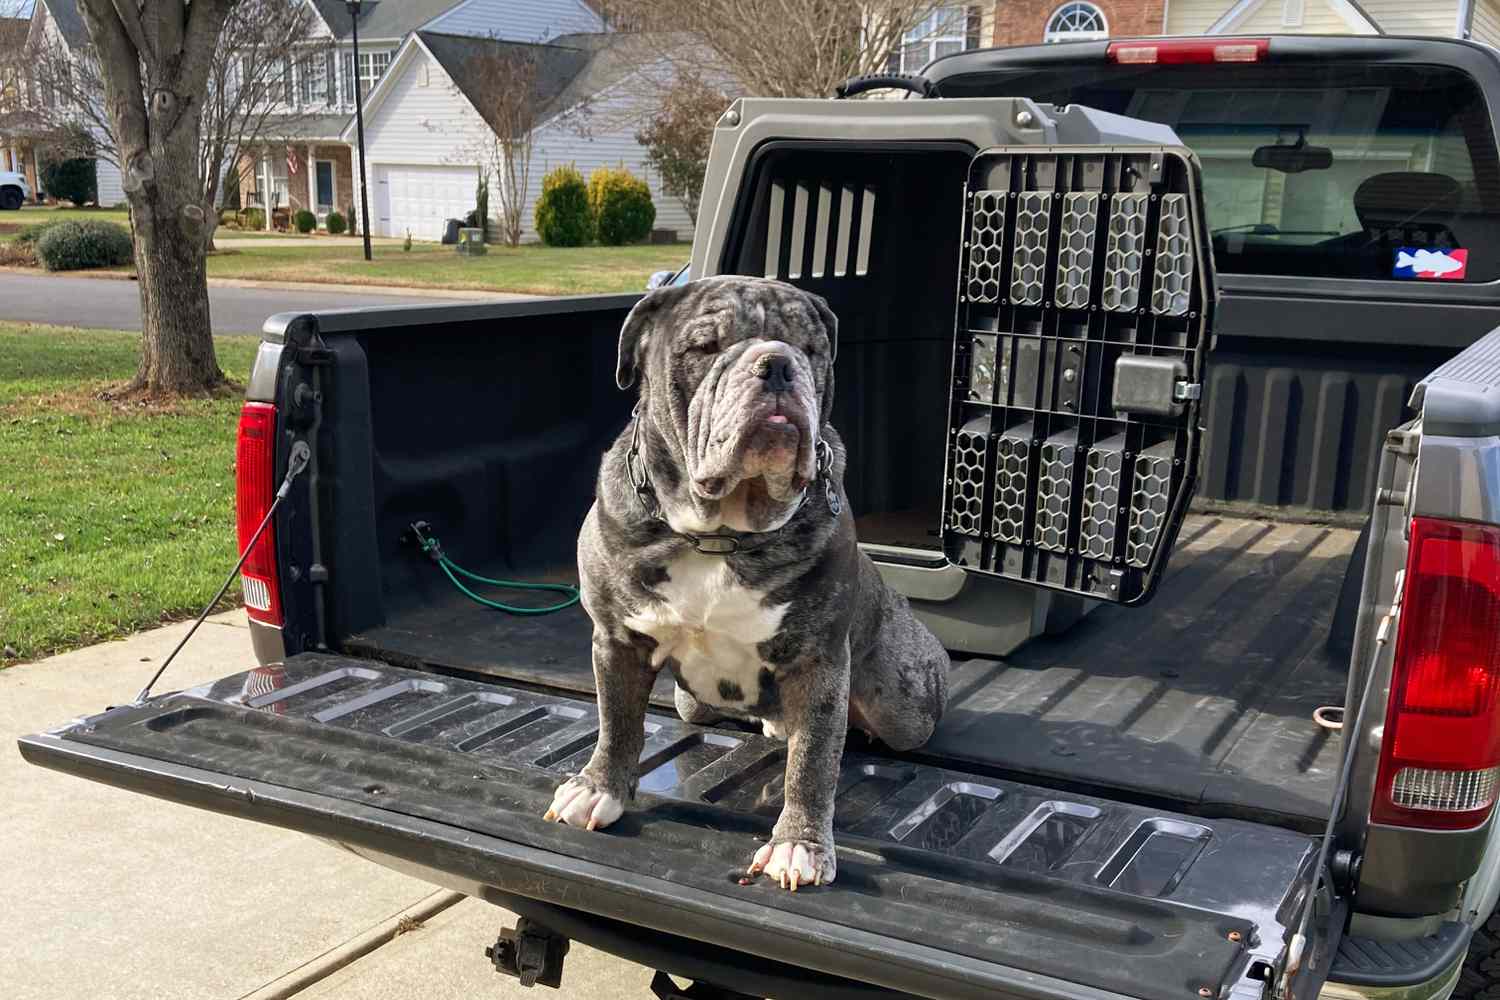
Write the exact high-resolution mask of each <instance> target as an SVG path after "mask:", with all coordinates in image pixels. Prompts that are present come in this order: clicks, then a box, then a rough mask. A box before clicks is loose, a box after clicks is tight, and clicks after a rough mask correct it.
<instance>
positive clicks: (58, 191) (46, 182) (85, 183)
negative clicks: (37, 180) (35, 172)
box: [41, 157, 96, 205]
mask: <svg viewBox="0 0 1500 1000" xmlns="http://www.w3.org/2000/svg"><path fill="white" fill-rule="evenodd" d="M95 176H96V174H95V169H94V160H93V158H92V157H78V158H76V159H71V160H57V161H52V160H44V161H43V162H42V178H41V179H42V190H43V191H46V192H47V193H48V194H49V195H51V196H52V197H54V198H60V199H62V200H63V201H71V202H72V203H73V204H75V205H87V204H90V203H91V202H93V201H94V199H95V197H96V196H95V194H94V192H95V190H96V180H95Z"/></svg>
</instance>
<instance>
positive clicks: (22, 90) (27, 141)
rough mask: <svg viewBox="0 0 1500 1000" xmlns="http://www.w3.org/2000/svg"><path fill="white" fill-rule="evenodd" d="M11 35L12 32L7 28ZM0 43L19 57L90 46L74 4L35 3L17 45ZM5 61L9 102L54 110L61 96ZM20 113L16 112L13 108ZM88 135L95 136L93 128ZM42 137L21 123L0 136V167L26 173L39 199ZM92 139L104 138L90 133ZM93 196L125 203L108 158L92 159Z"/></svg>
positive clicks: (58, 0) (2, 86) (68, 0)
mask: <svg viewBox="0 0 1500 1000" xmlns="http://www.w3.org/2000/svg"><path fill="white" fill-rule="evenodd" d="M8 30H11V31H13V30H14V29H8ZM11 37H12V40H13V44H14V48H12V47H10V46H11V44H12V43H11V42H0V52H7V53H20V52H24V51H27V50H28V49H31V48H32V47H34V46H47V47H48V48H49V49H56V50H58V51H64V52H68V53H73V52H77V51H79V50H81V49H82V48H84V47H85V46H87V45H88V43H89V35H88V29H87V28H86V27H85V26H84V23H83V17H82V15H81V14H79V12H78V8H77V6H76V5H75V3H74V0H36V3H35V5H34V6H33V7H32V10H31V18H30V20H29V21H27V22H26V30H25V32H24V34H22V35H21V36H20V39H19V41H14V36H11ZM8 62H9V72H10V73H11V74H12V76H13V78H12V79H10V80H8V81H0V92H3V93H7V94H9V95H11V99H13V100H17V101H39V102H42V103H44V104H46V105H47V106H48V107H53V106H55V104H56V103H57V102H65V101H66V100H67V99H68V98H67V96H66V95H63V94H58V93H54V92H52V91H51V90H50V89H49V88H43V87H39V86H38V85H37V84H36V83H35V81H33V80H30V79H21V74H20V72H19V71H20V69H21V67H19V66H18V65H17V64H16V63H15V62H14V61H8ZM16 110H19V108H16ZM90 131H93V132H95V133H97V131H98V130H97V129H96V128H91V129H90ZM43 138H44V136H43V135H42V134H40V133H39V132H37V131H36V130H33V129H30V128H28V127H26V126H25V125H12V126H11V127H9V128H8V129H7V131H6V132H5V134H3V135H0V165H3V164H4V163H6V162H7V161H8V162H9V163H11V164H12V167H11V169H15V170H21V171H23V172H24V173H25V174H26V180H27V183H28V184H29V185H30V186H31V190H32V195H33V197H34V198H37V199H38V200H39V199H40V197H41V195H42V194H43V193H44V192H43V190H42V186H41V184H39V183H38V181H39V180H40V178H39V177H38V176H37V171H38V164H37V151H38V150H37V147H38V144H39V142H40V141H41V140H42V139H43ZM95 138H96V139H103V138H104V137H103V136H100V135H97V134H96V135H95ZM95 166H96V170H95V181H96V192H97V193H96V197H97V200H98V203H99V204H100V205H117V204H119V203H120V202H122V201H124V200H125V189H124V188H123V187H122V186H121V185H120V168H119V167H118V166H116V165H115V163H114V161H113V160H112V159H110V158H108V157H98V158H97V159H96V161H95Z"/></svg>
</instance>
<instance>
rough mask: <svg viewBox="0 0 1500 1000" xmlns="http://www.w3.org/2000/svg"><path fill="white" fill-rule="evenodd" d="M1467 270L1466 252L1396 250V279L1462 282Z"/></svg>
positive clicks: (1467, 252) (1409, 248)
mask: <svg viewBox="0 0 1500 1000" xmlns="http://www.w3.org/2000/svg"><path fill="white" fill-rule="evenodd" d="M1468 269H1469V251H1467V250H1423V249H1420V248H1418V247H1400V248H1398V249H1397V250H1396V267H1395V269H1394V270H1392V271H1391V274H1392V275H1393V276H1394V277H1397V278H1420V279H1422V280H1425V281H1462V280H1463V276H1464V273H1465V272H1467V271H1468Z"/></svg>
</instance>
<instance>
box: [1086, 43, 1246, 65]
mask: <svg viewBox="0 0 1500 1000" xmlns="http://www.w3.org/2000/svg"><path fill="white" fill-rule="evenodd" d="M1270 50H1271V40H1270V39H1269V38H1229V39H1214V40H1204V39H1201V38H1180V39H1177V38H1174V39H1160V40H1157V41H1150V42H1110V43H1109V48H1108V49H1107V50H1106V54H1107V58H1108V59H1109V61H1110V62H1112V63H1118V64H1120V65H1122V66H1128V65H1157V66H1184V65H1189V64H1194V63H1247V62H1260V61H1261V60H1262V59H1264V58H1265V57H1266V53H1267V52H1269V51H1270Z"/></svg>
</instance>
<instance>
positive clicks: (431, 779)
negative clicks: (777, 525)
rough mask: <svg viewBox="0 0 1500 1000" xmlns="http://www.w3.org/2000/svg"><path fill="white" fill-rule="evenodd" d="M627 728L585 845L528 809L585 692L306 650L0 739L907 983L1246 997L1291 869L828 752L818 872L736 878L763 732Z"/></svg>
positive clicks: (986, 781)
mask: <svg viewBox="0 0 1500 1000" xmlns="http://www.w3.org/2000/svg"><path fill="white" fill-rule="evenodd" d="M997 724H1002V723H999V722H997ZM647 728H648V736H647V741H646V745H645V749H644V751H643V754H642V768H641V789H640V796H639V798H638V801H637V807H636V809H635V810H634V811H631V812H628V813H627V814H626V816H625V817H624V818H623V819H622V820H621V821H620V822H618V823H616V824H615V825H614V826H612V827H611V828H610V829H609V830H607V831H601V832H594V833H590V832H586V831H581V830H575V829H572V828H569V827H566V826H562V825H558V824H550V823H545V822H543V821H542V819H541V814H542V812H543V811H544V810H545V809H546V806H547V803H548V802H549V801H550V798H551V796H552V791H553V788H554V787H555V786H556V784H557V783H558V781H559V780H560V779H561V777H562V776H563V775H564V774H566V773H569V772H571V771H574V770H576V769H577V768H578V767H580V766H581V765H582V764H583V762H584V761H585V760H586V759H587V758H588V755H589V753H590V751H591V750H592V747H593V743H594V740H595V738H596V734H597V717H596V714H595V709H594V706H593V704H592V703H591V702H588V701H575V700H571V699H567V698H563V697H559V696H556V695H549V694H541V693H538V692H535V691H532V690H527V689H523V688H519V687H508V686H504V685H501V684H496V683H481V682H476V681H469V680H462V679H457V678H451V677H443V676H436V675H432V674H426V673H420V672H417V671H413V670H405V669H400V668H396V667H391V666H387V665H385V664H383V663H380V662H377V661H371V660H357V659H350V658H345V657H336V656H329V655H322V654H303V655H301V656H297V657H294V658H292V659H291V660H289V661H288V662H287V663H286V664H285V665H284V666H280V665H278V666H272V667H262V668H258V669H256V670H252V671H250V672H248V673H243V674H236V675H234V676H231V677H227V678H225V679H223V680H221V681H218V682H216V683H213V684H210V685H205V686H203V687H200V688H195V689H192V690H189V691H185V692H180V693H176V694H172V695H166V696H162V697H158V698H155V699H153V700H151V701H150V702H148V703H146V704H143V705H139V706H129V707H123V708H115V709H111V710H109V711H107V712H105V713H103V714H101V715H98V716H94V717H92V718H89V719H84V720H78V721H75V722H73V723H70V724H68V725H66V726H63V727H61V728H59V729H56V730H53V731H52V732H49V733H46V734H40V735H35V736H29V737H25V738H23V739H22V740H21V752H22V754H23V756H24V757H25V758H26V759H27V760H29V761H31V762H32V763H35V764H40V765H42V766H45V767H49V768H54V769H56V770H60V771H66V772H70V773H73V774H77V775H79V776H82V777H86V778H89V779H91V780H94V781H99V782H103V783H105V784H110V785H115V786H119V787H122V788H128V789H131V790H134V791H139V792H145V793H148V794H151V795H155V796H159V797H162V798H166V799H170V800H173V801H177V802H183V803H186V804H190V805H195V806H199V807H202V808H206V809H210V810H213V811H216V812H222V813H226V814H230V815H236V816H241V817H244V818H248V819H254V820H258V821H260V822H265V823H270V824H273V825H276V826H281V827H286V828H289V829H295V830H301V831H304V832H307V833H311V834H315V835H318V836H322V837H327V838H331V839H335V840H337V841H340V842H342V843H345V844H347V845H349V846H350V847H352V848H354V849H355V850H358V851H360V852H361V853H364V854H366V855H368V856H371V857H375V858H377V859H379V860H381V861H382V862H384V863H387V864H392V865H395V866H398V867H405V868H407V869H408V870H412V871H416V872H418V873H420V874H422V875H424V876H425V877H428V878H430V879H431V880H433V881H435V882H439V883H442V884H447V885H449V886H451V887H453V888H457V889H460V890H461V891H467V892H471V893H482V892H484V891H486V890H487V889H492V890H494V891H495V892H497V893H500V894H506V895H510V896H513V897H525V898H529V899H534V900H539V901H542V902H544V903H549V904H553V905H556V906H561V907H565V908H568V909H570V910H574V911H581V912H582V913H585V914H591V915H595V916H598V917H604V918H610V919H613V920H618V921H623V922H626V923H628V924H633V925H637V926H640V927H645V928H650V929H651V930H653V931H655V932H658V933H664V934H674V935H679V936H681V937H682V938H687V939H691V940H693V941H697V942H702V943H705V944H709V945H718V946H723V947H727V948H730V949H733V950H734V951H736V952H741V953H748V954H750V955H756V956H761V957H763V958H765V959H768V960H771V961H773V962H778V963H788V964H790V965H793V966H797V967H800V968H802V969H810V970H816V971H820V972H824V973H828V974H831V975H834V976H839V977H843V978H846V979H851V980H857V981H860V982H864V983H871V984H876V985H879V986H883V987H886V988H889V989H894V990H899V991H903V992H906V993H912V994H917V995H922V996H941V997H970V996H972V997H980V996H984V997H995V996H1006V997H1011V996H1014V997H1064V996H1067V997H1081V996H1101V995H1111V994H1113V995H1124V996H1138V997H1147V996H1150V997H1158V996H1182V997H1193V996H1198V995H1200V993H1199V991H1200V990H1203V989H1206V990H1208V991H1209V992H1208V993H1207V994H1201V995H1212V996H1221V995H1222V996H1227V995H1228V992H1229V990H1231V989H1232V988H1234V987H1236V986H1240V987H1242V988H1243V987H1245V986H1250V987H1251V988H1254V986H1258V985H1259V983H1258V982H1255V980H1258V979H1259V978H1260V977H1261V976H1263V975H1264V974H1265V972H1266V971H1267V969H1268V968H1270V967H1273V966H1274V965H1275V963H1276V962H1277V959H1278V957H1279V956H1280V955H1281V953H1282V950H1283V947H1284V943H1283V942H1284V937H1285V935H1286V928H1285V927H1284V926H1283V924H1284V922H1285V921H1286V920H1287V919H1288V915H1289V914H1290V913H1291V911H1292V908H1293V903H1294V901H1295V897H1297V896H1298V895H1299V894H1300V892H1301V891H1302V887H1303V886H1305V885H1306V883H1307V881H1308V879H1307V877H1306V876H1307V874H1308V869H1309V868H1310V866H1311V864H1312V861H1313V857H1314V847H1315V845H1314V842H1313V840H1312V839H1311V838H1308V837H1306V836H1302V835H1298V834H1295V833H1291V832H1287V831H1283V830H1278V829H1274V828H1269V827H1264V826H1258V825H1255V824H1251V823H1244V822H1237V821H1232V820H1204V819H1198V818H1190V817H1186V816H1181V815H1173V814H1170V813H1166V812H1162V811H1154V810H1150V809H1146V808H1141V807H1136V806H1130V805H1122V804H1119V803H1114V802H1109V801H1106V800H1102V799H1095V798H1089V797H1086V796H1080V795H1064V794H1058V793H1056V792H1053V791H1049V790H1043V789H1039V788H1033V787H1028V786H1025V785H1021V784H1017V783H1015V782H1012V781H1005V780H1000V779H997V778H992V777H984V776H978V775H972V774H961V773H958V772H954V771H951V770H945V769H942V768H939V767H933V766H926V765H923V764H916V763H910V762H905V761H896V760H891V759H888V758H882V757H876V756H872V755H868V754H861V753H857V752H850V753H848V754H846V756H845V758H844V762H843V766H842V772H841V775H840V781H839V793H838V814H837V820H836V827H837V834H838V848H839V875H838V881H837V883H836V884H834V885H833V886H831V887H824V888H814V889H810V890H804V891H800V892H798V893H796V894H791V893H788V892H785V891H783V890H781V889H779V888H777V887H775V886H774V885H772V884H771V883H769V882H768V881H766V880H764V879H761V880H758V881H756V882H755V883H753V884H749V885H741V884H739V883H740V876H741V875H742V873H743V872H744V869H745V865H746V864H747V863H748V860H749V858H750V856H751V854H752V853H753V852H754V850H755V847H756V839H757V837H763V836H764V835H765V834H766V833H767V832H768V831H769V830H770V827H771V824H772V823H773V821H774V819H775V816H776V813H777V812H778V810H779V809H780V805H781V779H782V770H783V760H784V754H785V746H784V744H781V743H779V742H777V741H774V740H770V739H766V738H763V737H761V736H759V735H752V734H748V733H744V732H738V731H731V730H717V729H705V728H701V727H694V726H689V725H686V724H684V723H682V722H680V721H678V720H677V719H675V718H671V717H667V716H662V715H652V716H650V717H649V719H648V722H647ZM669 971H671V970H670V969H669ZM1080 987H1086V988H1085V989H1080ZM1096 990H1097V991H1103V992H1102V993H1098V992H1095V991H1096Z"/></svg>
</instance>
